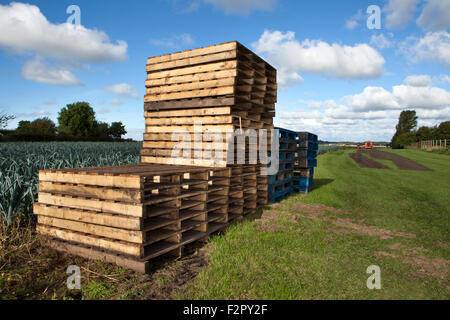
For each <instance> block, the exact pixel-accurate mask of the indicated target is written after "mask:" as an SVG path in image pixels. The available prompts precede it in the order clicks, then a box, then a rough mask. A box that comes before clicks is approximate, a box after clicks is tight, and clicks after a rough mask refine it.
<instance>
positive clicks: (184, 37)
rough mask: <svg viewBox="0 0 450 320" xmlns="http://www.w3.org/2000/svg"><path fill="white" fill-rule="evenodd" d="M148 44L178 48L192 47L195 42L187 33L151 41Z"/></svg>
mask: <svg viewBox="0 0 450 320" xmlns="http://www.w3.org/2000/svg"><path fill="white" fill-rule="evenodd" d="M150 43H151V44H152V45H154V46H158V47H170V48H180V47H182V46H189V45H193V44H194V43H195V41H194V39H193V38H192V36H191V35H190V34H189V33H183V34H180V35H174V36H172V37H170V38H166V39H152V40H150Z"/></svg>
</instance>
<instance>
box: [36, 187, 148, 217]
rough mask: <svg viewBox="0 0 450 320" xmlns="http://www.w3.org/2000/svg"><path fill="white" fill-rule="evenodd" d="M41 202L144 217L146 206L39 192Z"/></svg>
mask: <svg viewBox="0 0 450 320" xmlns="http://www.w3.org/2000/svg"><path fill="white" fill-rule="evenodd" d="M38 197H39V202H40V203H43V204H49V205H53V206H62V207H70V208H75V209H84V210H90V211H100V212H109V213H117V214H122V215H126V216H133V217H143V216H144V206H143V205H142V204H141V205H137V204H129V203H123V202H122V203H121V202H111V201H102V200H97V199H86V198H74V197H70V196H58V195H53V194H50V193H44V192H39V195H38Z"/></svg>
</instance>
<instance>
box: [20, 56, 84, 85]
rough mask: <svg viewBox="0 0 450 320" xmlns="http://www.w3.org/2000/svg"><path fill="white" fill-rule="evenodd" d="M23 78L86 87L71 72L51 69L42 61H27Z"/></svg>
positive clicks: (37, 59)
mask: <svg viewBox="0 0 450 320" xmlns="http://www.w3.org/2000/svg"><path fill="white" fill-rule="evenodd" d="M22 76H23V77H24V78H25V79H27V80H30V81H34V82H39V83H47V84H53V85H60V86H82V85H84V84H83V83H82V82H81V81H80V80H79V79H78V78H77V77H76V76H75V75H74V74H73V73H72V72H70V71H69V70H65V69H61V68H56V67H50V66H48V65H45V63H44V62H42V60H41V59H39V58H36V59H34V60H30V61H27V62H26V63H25V65H24V66H23V68H22Z"/></svg>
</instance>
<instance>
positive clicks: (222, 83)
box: [146, 77, 236, 95]
mask: <svg viewBox="0 0 450 320" xmlns="http://www.w3.org/2000/svg"><path fill="white" fill-rule="evenodd" d="M235 83H236V78H232V77H230V78H222V79H214V80H207V81H197V82H189V83H182V84H172V85H167V86H160V87H151V88H146V94H147V95H160V94H164V93H175V92H185V91H192V90H200V89H209V88H219V87H227V86H234V85H235Z"/></svg>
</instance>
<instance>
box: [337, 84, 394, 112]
mask: <svg viewBox="0 0 450 320" xmlns="http://www.w3.org/2000/svg"><path fill="white" fill-rule="evenodd" d="M344 99H345V101H346V102H347V103H348V104H349V105H350V106H351V107H352V108H353V109H354V110H357V111H373V110H387V109H398V108H401V106H400V105H399V103H398V101H397V100H396V99H395V97H394V96H393V95H392V93H391V92H389V91H387V90H386V89H384V88H382V87H366V88H365V89H364V91H363V92H362V93H360V94H355V95H350V96H347V97H345V98H344Z"/></svg>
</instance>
